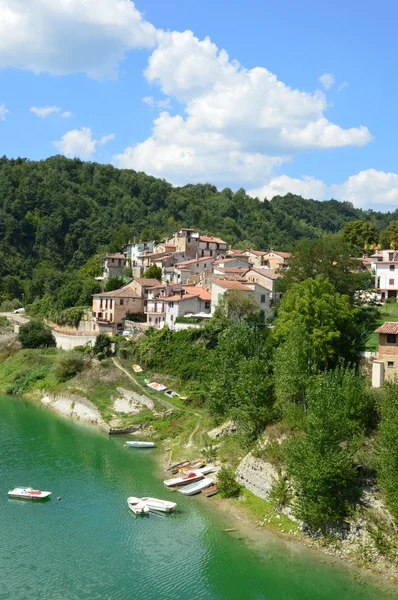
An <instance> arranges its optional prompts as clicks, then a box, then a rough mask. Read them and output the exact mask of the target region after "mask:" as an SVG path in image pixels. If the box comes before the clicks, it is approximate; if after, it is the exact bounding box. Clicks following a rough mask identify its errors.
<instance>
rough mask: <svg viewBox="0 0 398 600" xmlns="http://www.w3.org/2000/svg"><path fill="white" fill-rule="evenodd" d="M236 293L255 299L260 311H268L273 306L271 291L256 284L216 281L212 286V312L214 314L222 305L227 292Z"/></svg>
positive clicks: (226, 280) (225, 280) (224, 280)
mask: <svg viewBox="0 0 398 600" xmlns="http://www.w3.org/2000/svg"><path fill="white" fill-rule="evenodd" d="M229 291H234V292H238V293H239V294H242V295H244V296H251V297H253V298H254V299H255V301H256V303H257V306H258V309H259V310H267V309H269V308H270V305H271V300H270V298H271V294H270V291H269V290H267V289H266V288H264V287H263V286H262V285H260V284H259V283H256V282H247V281H246V280H244V281H237V280H234V281H231V280H228V279H216V280H214V281H213V282H212V284H211V312H212V314H213V313H214V311H215V309H216V307H217V306H218V305H219V304H220V302H221V300H222V297H223V296H224V294H225V292H229Z"/></svg>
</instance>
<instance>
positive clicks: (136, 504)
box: [127, 496, 149, 515]
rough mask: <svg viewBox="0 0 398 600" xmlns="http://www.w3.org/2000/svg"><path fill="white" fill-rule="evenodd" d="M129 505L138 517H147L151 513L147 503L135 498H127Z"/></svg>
mask: <svg viewBox="0 0 398 600" xmlns="http://www.w3.org/2000/svg"><path fill="white" fill-rule="evenodd" d="M127 504H128V507H129V509H130V510H132V511H133V513H134V514H136V515H145V514H148V513H149V508H148V506H147V505H146V503H145V502H143V501H142V500H140V499H139V498H135V497H134V496H130V498H127Z"/></svg>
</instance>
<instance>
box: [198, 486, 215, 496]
mask: <svg viewBox="0 0 398 600" xmlns="http://www.w3.org/2000/svg"><path fill="white" fill-rule="evenodd" d="M202 494H203V495H204V496H206V497H207V498H210V496H215V494H218V488H217V486H216V485H211V486H209V487H208V488H205V489H204V490H202Z"/></svg>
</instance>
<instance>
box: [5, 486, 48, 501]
mask: <svg viewBox="0 0 398 600" xmlns="http://www.w3.org/2000/svg"><path fill="white" fill-rule="evenodd" d="M50 496H51V492H45V491H42V490H34V489H33V488H31V487H26V488H22V487H20V488H15V489H13V490H10V491H9V492H8V497H9V498H14V499H17V500H45V499H46V498H49V497H50Z"/></svg>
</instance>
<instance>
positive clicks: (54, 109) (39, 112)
mask: <svg viewBox="0 0 398 600" xmlns="http://www.w3.org/2000/svg"><path fill="white" fill-rule="evenodd" d="M29 110H30V112H32V113H34V114H35V115H36V116H38V117H41V118H42V119H44V118H45V117H48V116H49V115H51V114H53V113H59V111H60V110H61V109H60V107H59V106H42V107H37V106H32V107H31V108H30V109H29Z"/></svg>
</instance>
